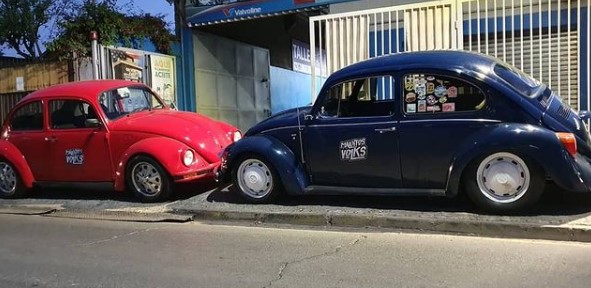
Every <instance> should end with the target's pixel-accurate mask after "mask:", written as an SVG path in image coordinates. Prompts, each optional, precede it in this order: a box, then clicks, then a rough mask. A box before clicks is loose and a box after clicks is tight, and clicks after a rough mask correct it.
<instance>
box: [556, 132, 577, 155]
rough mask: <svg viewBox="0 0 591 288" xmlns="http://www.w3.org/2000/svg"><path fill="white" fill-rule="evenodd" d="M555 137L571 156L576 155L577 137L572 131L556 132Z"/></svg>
mask: <svg viewBox="0 0 591 288" xmlns="http://www.w3.org/2000/svg"><path fill="white" fill-rule="evenodd" d="M556 137H558V140H560V143H562V146H564V149H566V151H568V153H569V154H570V155H571V156H573V157H574V156H575V155H577V139H576V138H575V135H574V134H573V133H566V132H558V133H556Z"/></svg>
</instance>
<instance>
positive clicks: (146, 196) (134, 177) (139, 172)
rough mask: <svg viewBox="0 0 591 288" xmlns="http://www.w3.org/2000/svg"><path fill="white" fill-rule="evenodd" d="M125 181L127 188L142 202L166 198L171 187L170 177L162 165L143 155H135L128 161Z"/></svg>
mask: <svg viewBox="0 0 591 288" xmlns="http://www.w3.org/2000/svg"><path fill="white" fill-rule="evenodd" d="M150 175H151V176H150ZM142 178H143V179H142ZM125 183H126V185H127V189H128V190H129V191H130V192H132V193H133V194H134V196H135V197H136V198H137V199H138V200H140V201H142V202H159V201H164V200H167V199H168V198H169V197H170V195H171V193H172V188H173V182H172V180H171V177H170V175H169V174H168V173H167V172H166V170H164V168H162V165H160V163H158V162H157V161H156V160H154V159H153V158H151V157H148V156H144V155H139V156H135V157H133V158H132V159H131V160H130V161H129V162H128V164H127V169H126V171H125Z"/></svg>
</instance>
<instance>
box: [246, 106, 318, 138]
mask: <svg viewBox="0 0 591 288" xmlns="http://www.w3.org/2000/svg"><path fill="white" fill-rule="evenodd" d="M310 110H312V106H306V107H299V108H293V109H289V110H285V111H282V112H279V113H277V114H275V115H273V116H271V117H269V118H267V119H265V120H263V121H261V122H259V123H258V124H256V125H254V126H253V127H251V128H250V129H248V131H247V132H246V134H245V136H251V135H254V134H258V133H261V132H263V131H266V130H269V129H273V128H278V127H288V126H297V125H298V115H299V117H300V123H301V124H303V121H304V115H306V114H308V113H310Z"/></svg>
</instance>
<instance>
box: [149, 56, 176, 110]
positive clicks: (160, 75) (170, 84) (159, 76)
mask: <svg viewBox="0 0 591 288" xmlns="http://www.w3.org/2000/svg"><path fill="white" fill-rule="evenodd" d="M175 71H176V70H175V62H174V58H173V57H170V56H159V55H150V74H151V76H152V77H151V87H152V89H153V90H154V91H156V93H158V95H160V97H162V99H164V101H165V102H166V104H168V105H171V106H173V107H174V105H175V104H174V103H176V93H175V91H176V89H175V88H176V87H175V86H176V85H175V83H176V82H175Z"/></svg>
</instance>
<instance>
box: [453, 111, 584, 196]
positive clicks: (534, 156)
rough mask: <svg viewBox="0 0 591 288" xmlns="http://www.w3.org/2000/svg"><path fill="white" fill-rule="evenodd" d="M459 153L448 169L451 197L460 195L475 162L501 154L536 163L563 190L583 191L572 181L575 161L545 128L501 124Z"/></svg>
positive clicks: (479, 134)
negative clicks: (460, 190)
mask: <svg viewBox="0 0 591 288" xmlns="http://www.w3.org/2000/svg"><path fill="white" fill-rule="evenodd" d="M457 151H459V152H458V153H457V154H456V155H455V156H454V158H453V160H452V163H451V165H450V168H449V174H448V181H447V187H446V193H447V195H448V196H452V197H453V196H456V195H457V194H458V193H459V189H460V185H461V183H460V182H461V178H462V174H463V173H464V171H465V170H466V168H467V167H468V165H469V164H470V163H471V162H472V161H474V160H475V159H478V158H479V157H482V156H486V155H490V154H492V153H495V152H500V151H506V152H513V153H518V154H519V155H523V156H525V157H527V158H528V159H529V160H531V161H534V162H535V163H536V164H538V165H539V166H541V167H542V168H543V169H544V171H545V172H546V174H547V175H550V177H552V179H553V180H554V181H555V182H556V183H557V184H558V185H559V186H561V187H563V188H564V189H567V190H579V189H580V185H581V183H576V182H577V181H576V180H575V179H573V177H572V176H573V175H574V174H575V173H576V171H575V170H573V169H574V166H573V160H572V157H571V156H570V155H569V154H568V152H567V151H566V150H565V149H564V148H563V146H562V144H561V143H560V141H559V140H558V138H557V137H556V134H555V133H554V131H551V130H548V129H545V128H541V127H537V126H533V125H528V124H514V123H511V124H499V125H496V126H492V127H490V128H489V129H485V130H483V131H480V132H479V133H476V134H475V135H473V136H472V137H470V138H469V139H467V140H466V141H465V142H464V144H463V145H462V146H461V147H460V148H459V149H458V150H457Z"/></svg>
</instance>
